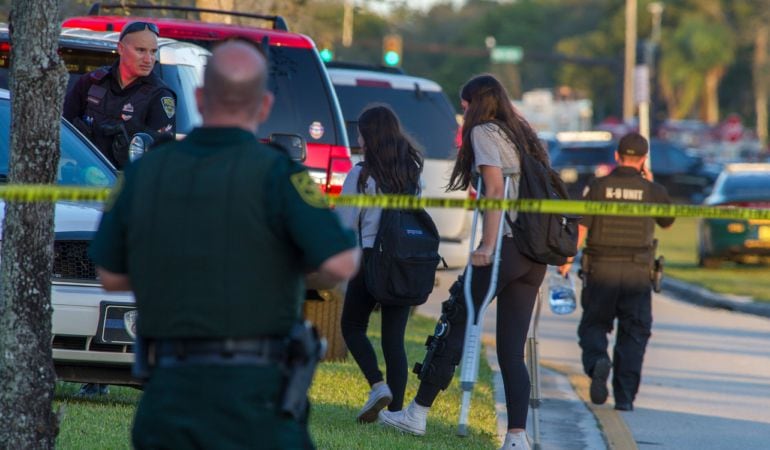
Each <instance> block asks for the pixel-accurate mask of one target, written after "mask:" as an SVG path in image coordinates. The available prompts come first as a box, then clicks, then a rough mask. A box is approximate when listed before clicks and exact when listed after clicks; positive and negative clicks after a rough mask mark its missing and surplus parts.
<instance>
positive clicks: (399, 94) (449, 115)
mask: <svg viewBox="0 0 770 450" xmlns="http://www.w3.org/2000/svg"><path fill="white" fill-rule="evenodd" d="M327 70H328V72H329V78H331V80H332V84H333V85H334V90H335V91H336V93H337V98H338V100H339V102H340V106H341V107H342V116H343V117H344V118H345V124H346V128H347V132H348V141H349V142H350V143H351V145H352V147H351V152H352V153H353V154H354V155H358V157H359V158H360V148H357V147H355V145H357V144H356V143H357V142H358V125H357V120H358V116H359V115H360V114H361V112H363V110H364V109H365V108H366V107H367V106H368V105H371V104H375V103H379V104H385V105H388V106H390V108H391V109H393V111H394V112H395V113H396V115H397V116H398V118H399V120H400V121H401V125H402V127H403V128H404V130H405V131H406V132H407V133H408V134H409V135H410V136H411V137H412V138H414V140H415V141H416V142H417V143H418V144H419V146H420V147H421V148H422V149H423V156H424V157H425V168H424V170H423V176H422V181H423V184H424V185H423V187H422V188H423V189H422V195H423V196H424V197H454V198H464V197H465V196H467V195H468V194H467V192H464V191H452V192H445V187H446V185H447V184H448V183H449V175H450V174H451V172H452V167H453V166H454V160H455V155H456V154H457V144H456V139H457V132H458V124H457V119H456V114H455V110H454V108H453V107H452V104H451V103H450V102H449V99H448V98H447V96H446V95H445V94H444V92H443V91H442V89H441V86H439V85H438V84H437V83H436V82H434V81H431V80H428V79H426V78H419V77H413V76H409V75H406V74H404V73H402V72H401V71H400V70H398V69H389V68H377V67H370V66H363V65H357V64H347V63H328V64H327ZM428 212H429V213H430V215H431V216H432V217H433V220H434V221H435V222H436V226H437V227H438V230H439V234H440V235H441V244H440V247H439V253H440V254H441V256H442V257H444V259H445V260H446V262H447V264H448V265H449V266H450V267H461V266H463V265H464V264H466V263H467V261H468V246H469V243H468V239H469V237H470V217H471V213H469V212H468V211H465V210H463V209H435V208H431V209H428Z"/></svg>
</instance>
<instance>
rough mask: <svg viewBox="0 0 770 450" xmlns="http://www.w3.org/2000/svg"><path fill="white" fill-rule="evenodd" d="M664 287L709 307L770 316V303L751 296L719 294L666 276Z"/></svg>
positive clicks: (690, 300) (668, 291) (686, 299)
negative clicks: (756, 300)
mask: <svg viewBox="0 0 770 450" xmlns="http://www.w3.org/2000/svg"><path fill="white" fill-rule="evenodd" d="M663 289H664V290H665V292H666V293H667V294H673V295H674V296H675V298H677V299H678V300H682V301H686V302H688V303H692V304H695V305H699V306H705V307H709V308H719V309H726V310H728V311H737V312H742V313H746V314H753V315H757V316H762V317H769V318H770V303H765V302H755V301H753V300H751V299H750V298H744V297H734V296H729V295H725V294H718V293H716V292H713V291H710V290H708V289H706V288H704V287H702V286H699V285H697V284H693V283H688V282H686V281H682V280H677V279H674V278H669V277H666V278H664V279H663Z"/></svg>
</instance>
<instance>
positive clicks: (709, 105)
mask: <svg viewBox="0 0 770 450" xmlns="http://www.w3.org/2000/svg"><path fill="white" fill-rule="evenodd" d="M724 74H725V68H724V67H721V66H720V67H714V68H712V69H709V71H708V72H706V79H705V83H704V88H705V92H704V94H705V95H704V97H703V100H704V104H703V107H704V108H703V119H704V121H705V122H706V123H708V124H710V125H714V124H717V123H719V82H720V81H721V80H722V77H723V76H724Z"/></svg>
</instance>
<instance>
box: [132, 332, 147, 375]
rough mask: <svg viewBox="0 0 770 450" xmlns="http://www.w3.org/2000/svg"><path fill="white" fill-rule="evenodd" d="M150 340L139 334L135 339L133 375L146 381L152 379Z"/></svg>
mask: <svg viewBox="0 0 770 450" xmlns="http://www.w3.org/2000/svg"><path fill="white" fill-rule="evenodd" d="M149 350H150V345H149V342H147V341H146V340H144V338H142V336H140V335H139V334H137V335H136V338H135V339H134V365H133V366H131V376H133V377H134V378H137V379H139V380H141V381H142V382H145V381H147V380H149V379H150V361H149Z"/></svg>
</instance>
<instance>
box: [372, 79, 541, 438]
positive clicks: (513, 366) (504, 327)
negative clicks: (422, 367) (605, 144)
mask: <svg viewBox="0 0 770 450" xmlns="http://www.w3.org/2000/svg"><path fill="white" fill-rule="evenodd" d="M460 97H461V104H462V107H463V111H464V114H463V116H464V123H463V128H462V145H461V147H460V151H459V152H458V156H457V160H456V162H455V166H454V170H453V171H452V175H451V178H450V181H449V186H448V189H449V190H459V189H462V190H465V189H468V187H469V186H470V185H471V182H472V181H473V180H472V178H473V174H474V173H479V174H480V176H481V179H482V181H483V187H484V192H481V193H479V195H483V196H484V197H486V198H504V197H507V198H511V199H516V198H518V187H519V178H520V173H521V171H520V162H519V155H518V152H523V151H524V152H528V153H529V154H531V155H533V156H534V157H535V158H536V159H538V160H540V161H542V162H543V163H544V164H546V165H548V166H550V164H549V161H548V156H547V154H546V152H545V150H544V149H543V146H542V144H541V143H540V140H539V139H538V137H537V134H536V133H535V131H534V130H533V129H532V128H531V127H530V126H529V124H528V123H527V121H526V120H524V118H523V117H521V116H520V115H519V114H518V113H517V112H516V111H515V110H514V108H513V106H512V104H511V101H510V98H509V97H508V93H507V92H506V90H505V88H504V87H503V86H502V85H501V84H500V82H499V81H498V80H497V79H495V77H493V76H492V75H479V76H476V77H474V78H472V79H471V80H470V81H468V82H467V83H466V84H465V85H464V86H463V88H462V90H461V93H460ZM504 171H505V172H506V174H507V173H512V174H513V175H512V177H511V182H510V183H509V192H508V193H507V194H508V195H505V194H506V193H505V192H504V186H505V183H504V176H503V172H504ZM506 213H507V214H509V216H510V219H511V222H513V221H515V220H516V212H515V211H508V212H506ZM501 214H503V212H502V211H499V210H498V211H494V210H489V211H486V212H485V214H484V219H483V224H482V233H481V242H480V244H479V246H478V248H476V250H474V251H473V253H472V254H471V258H470V262H471V264H472V266H473V277H472V286H471V294H472V297H473V301H474V304H475V306H476V308H477V310H478V308H479V305H480V304H481V302H482V301H483V300H484V297H485V296H486V294H487V288H488V287H489V285H490V279H491V272H492V270H491V264H492V261H493V259H494V250H495V246H496V243H497V242H496V241H497V235H498V228H499V226H500V221H501ZM503 222H504V223H503V238H502V243H501V251H500V263H499V272H498V277H497V286H496V289H495V292H494V294H495V296H496V298H497V299H498V305H497V337H496V339H497V357H498V360H499V362H500V368H501V373H502V377H503V383H504V386H505V399H506V407H507V412H508V433H507V434H506V437H505V442H504V444H503V447H502V448H504V449H516V450H518V449H528V448H529V441H528V438H527V435H526V432H525V426H526V423H527V409H528V402H529V395H530V380H529V374H528V372H527V367H526V365H525V363H524V346H525V342H526V339H527V330H528V328H529V323H530V318H531V315H532V309H533V306H534V303H535V298H536V297H537V292H538V289H539V287H540V284H541V282H542V281H543V277H544V275H545V270H546V266H545V265H544V264H539V263H536V262H534V261H532V260H530V259H529V258H527V257H525V256H523V255H521V254H520V253H519V251H518V249H517V248H516V244H515V243H514V241H513V239H512V237H511V236H512V232H511V228H510V226H509V224H508V221H507V220H504V221H503ZM458 325H460V326H459V328H462V329H458ZM452 328H453V329H452V330H451V332H450V333H449V335H448V340H450V341H452V340H454V341H456V340H458V339H459V340H460V341H462V340H463V336H464V334H465V323H464V322H463V323H461V324H457V325H454V326H453V327H452ZM446 347H447V348H456V347H457V345H456V342H455V343H454V344H453V343H452V342H448V343H447V346H446ZM460 347H461V345H460ZM451 359H452V358H443V359H440V361H441V364H435V367H432V372H442V371H443V372H446V371H449V374H450V377H451V372H452V371H454V368H455V367H456V366H455V365H454V364H451V363H447V361H451ZM455 364H456V363H455ZM444 388H445V386H438V385H436V384H434V383H432V382H431V381H430V380H428V379H426V378H422V379H421V382H420V386H419V389H418V391H417V395H416V396H415V399H414V400H413V401H412V402H411V403H410V404H409V406H407V408H405V409H404V410H403V411H398V412H388V411H383V412H382V413H381V414H380V419H381V421H382V423H383V424H385V425H388V426H392V427H395V428H398V429H400V430H402V431H407V432H410V433H412V434H416V435H422V434H425V428H426V422H427V415H428V412H429V410H430V407H431V405H432V404H433V401H434V400H435V399H436V397H437V396H438V393H439V392H440V391H441V390H442V389H444Z"/></svg>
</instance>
